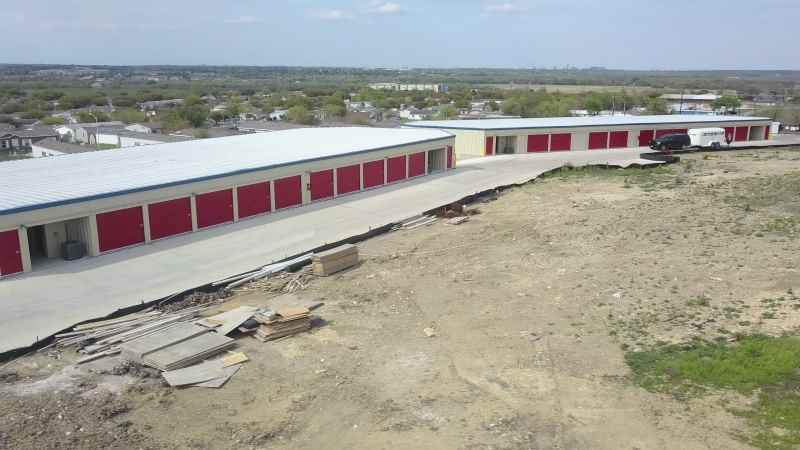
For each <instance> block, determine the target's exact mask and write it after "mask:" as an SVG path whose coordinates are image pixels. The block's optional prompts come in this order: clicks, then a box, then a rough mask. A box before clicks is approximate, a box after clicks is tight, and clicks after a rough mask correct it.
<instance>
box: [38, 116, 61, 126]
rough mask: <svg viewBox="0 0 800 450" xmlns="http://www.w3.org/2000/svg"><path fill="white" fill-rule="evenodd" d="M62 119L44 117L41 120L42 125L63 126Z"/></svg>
mask: <svg viewBox="0 0 800 450" xmlns="http://www.w3.org/2000/svg"><path fill="white" fill-rule="evenodd" d="M63 124H64V118H63V117H57V116H50V117H45V118H44V119H42V125H63Z"/></svg>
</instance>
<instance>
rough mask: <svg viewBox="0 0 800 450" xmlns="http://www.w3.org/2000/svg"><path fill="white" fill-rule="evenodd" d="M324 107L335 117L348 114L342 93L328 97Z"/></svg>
mask: <svg viewBox="0 0 800 450" xmlns="http://www.w3.org/2000/svg"><path fill="white" fill-rule="evenodd" d="M322 108H323V109H324V110H325V112H326V113H327V114H328V115H330V116H333V117H344V116H345V114H347V107H346V106H345V104H344V100H343V99H342V97H341V95H336V94H334V95H331V96H330V97H327V98H326V99H325V104H324V105H323V107H322Z"/></svg>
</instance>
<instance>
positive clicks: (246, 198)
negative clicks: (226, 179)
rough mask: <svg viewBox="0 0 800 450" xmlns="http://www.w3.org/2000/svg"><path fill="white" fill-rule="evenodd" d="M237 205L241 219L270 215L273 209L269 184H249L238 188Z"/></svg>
mask: <svg viewBox="0 0 800 450" xmlns="http://www.w3.org/2000/svg"><path fill="white" fill-rule="evenodd" d="M236 203H237V205H238V207H239V218H240V219H244V218H245V217H250V216H255V215H257V214H264V213H268V212H269V211H270V210H271V209H272V205H271V203H272V201H271V199H270V192H269V183H268V182H264V183H256V184H248V185H247V186H239V187H237V188H236Z"/></svg>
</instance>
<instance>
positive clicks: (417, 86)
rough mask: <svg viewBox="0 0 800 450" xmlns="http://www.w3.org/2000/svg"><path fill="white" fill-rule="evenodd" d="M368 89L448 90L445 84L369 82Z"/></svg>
mask: <svg viewBox="0 0 800 450" xmlns="http://www.w3.org/2000/svg"><path fill="white" fill-rule="evenodd" d="M369 87H370V89H377V90H383V91H432V92H447V91H448V90H449V88H448V86H447V85H446V84H430V83H428V84H425V83H418V84H402V83H371V84H370V85H369Z"/></svg>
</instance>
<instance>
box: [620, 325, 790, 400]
mask: <svg viewBox="0 0 800 450" xmlns="http://www.w3.org/2000/svg"><path fill="white" fill-rule="evenodd" d="M626 360H627V362H628V365H629V366H630V367H631V369H633V373H634V377H635V379H636V381H637V383H638V384H640V385H641V386H643V387H645V388H647V389H650V390H654V391H665V390H666V391H669V390H670V389H672V388H676V387H681V386H682V385H694V386H698V387H700V386H706V387H714V388H727V389H734V390H736V391H739V392H742V393H749V392H751V391H752V390H754V389H756V388H758V387H761V386H764V385H768V384H775V383H779V382H781V381H783V380H784V379H785V378H786V377H788V376H790V375H792V374H793V373H794V370H795V369H796V368H797V367H800V339H798V338H795V337H782V338H770V337H765V336H749V337H745V338H744V339H742V340H741V341H740V342H738V343H737V344H736V345H721V344H707V343H701V344H698V345H695V346H693V347H692V348H690V349H682V348H681V347H678V346H670V347H665V348H662V349H659V350H654V351H649V352H639V353H630V354H628V355H626Z"/></svg>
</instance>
